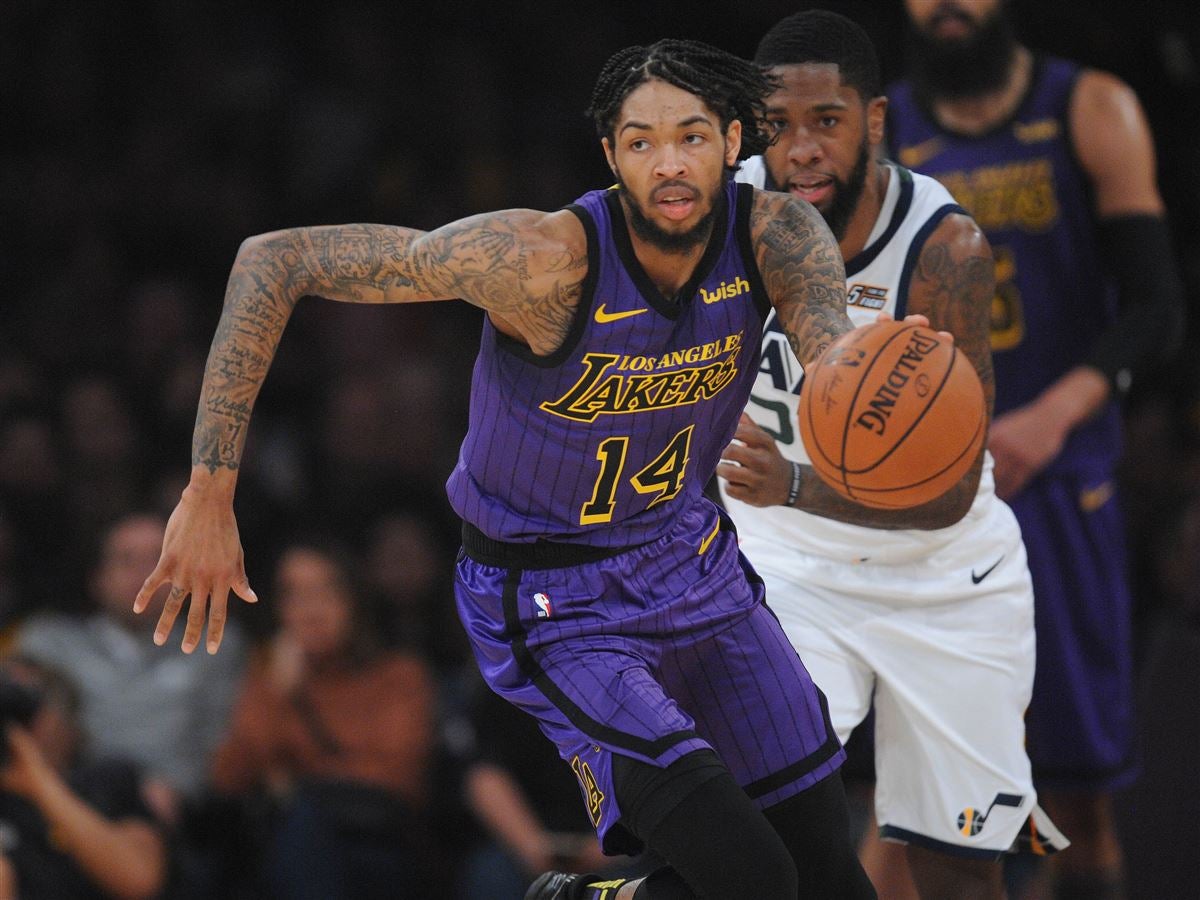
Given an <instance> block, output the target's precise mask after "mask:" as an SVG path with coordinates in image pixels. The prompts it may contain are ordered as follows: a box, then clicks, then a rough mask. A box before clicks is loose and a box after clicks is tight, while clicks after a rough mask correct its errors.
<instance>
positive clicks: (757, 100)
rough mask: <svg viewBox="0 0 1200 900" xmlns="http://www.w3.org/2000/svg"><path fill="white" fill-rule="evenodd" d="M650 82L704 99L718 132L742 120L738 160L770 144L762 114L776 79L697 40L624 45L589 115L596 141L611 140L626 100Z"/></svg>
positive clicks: (603, 74)
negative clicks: (717, 119)
mask: <svg viewBox="0 0 1200 900" xmlns="http://www.w3.org/2000/svg"><path fill="white" fill-rule="evenodd" d="M654 78H657V79H659V80H660V81H665V82H667V83H668V84H673V85H675V87H677V88H680V89H681V90H685V91H687V92H688V93H689V94H695V95H696V96H697V97H699V98H700V99H701V100H703V101H704V102H705V104H707V105H708V107H709V108H710V109H711V110H712V111H713V112H715V113H716V114H717V116H718V117H720V120H721V128H722V130H724V129H725V128H728V127H729V123H730V122H732V121H733V120H734V119H738V120H739V121H741V123H742V149H741V151H740V153H739V154H738V159H745V158H746V157H748V156H754V155H756V154H759V153H762V152H763V151H764V150H765V149H766V148H767V147H768V146H769V145H770V143H771V140H772V138H773V134H772V132H771V130H770V129H769V128H768V126H767V124H766V120H765V119H764V117H763V112H764V108H765V100H766V98H767V96H768V95H769V94H770V93H771V92H772V91H774V90H775V87H776V82H775V80H774V79H773V78H771V77H770V76H769V75H767V74H766V72H765V71H764V70H763V69H762V68H761V67H760V66H757V65H755V64H754V63H752V62H748V61H747V60H744V59H740V58H739V57H736V56H734V55H733V54H732V53H726V52H725V51H724V50H718V49H717V48H716V47H712V46H710V45H708V44H703V43H701V42H700V41H682V40H672V39H670V38H668V39H665V40H661V41H658V42H657V43H655V44H651V45H650V46H649V47H641V46H637V47H626V48H625V49H624V50H619V51H617V52H616V53H614V54H613V55H612V56H611V57H609V59H608V62H606V63H605V64H604V68H603V69H601V70H600V76H599V78H597V79H596V87H595V88H594V89H593V90H592V103H591V106H590V107H588V111H587V115H588V116H590V117H591V119H592V121H593V122H595V124H596V131H597V133H598V134H599V135H600V137H606V138H609V139H610V140H611V139H612V137H613V129H614V128H615V127H616V122H617V116H618V115H619V114H620V112H621V104H622V103H624V102H625V98H626V97H627V96H629V93H630V92H631V91H632V90H633V89H634V88H636V87H637V86H638V85H640V84H643V83H645V82H647V81H650V80H651V79H654Z"/></svg>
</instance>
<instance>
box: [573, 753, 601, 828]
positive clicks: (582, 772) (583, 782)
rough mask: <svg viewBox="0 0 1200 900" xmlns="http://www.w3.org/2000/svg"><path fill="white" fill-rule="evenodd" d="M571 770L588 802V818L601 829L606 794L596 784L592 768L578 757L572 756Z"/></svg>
mask: <svg viewBox="0 0 1200 900" xmlns="http://www.w3.org/2000/svg"><path fill="white" fill-rule="evenodd" d="M571 769H572V770H573V771H574V772H575V777H576V778H578V779H579V784H580V786H581V787H582V788H583V796H584V797H585V798H586V801H587V811H588V818H590V819H591V820H592V827H593V828H599V827H600V818H601V814H602V813H603V809H602V807H603V804H604V793H603V792H602V791H601V790H600V785H599V784H597V783H596V776H595V775H594V774H592V767H591V766H589V765H588V764H587V763H585V762H584V761H583V760H581V759H580V758H579V757H578V756H572V757H571Z"/></svg>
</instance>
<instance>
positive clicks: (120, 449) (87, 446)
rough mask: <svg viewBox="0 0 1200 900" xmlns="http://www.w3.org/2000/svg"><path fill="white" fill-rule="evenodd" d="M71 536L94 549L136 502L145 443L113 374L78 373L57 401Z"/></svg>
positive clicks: (139, 491)
mask: <svg viewBox="0 0 1200 900" xmlns="http://www.w3.org/2000/svg"><path fill="white" fill-rule="evenodd" d="M59 421H60V423H61V427H62V444H63V449H64V460H63V466H64V469H65V475H66V479H65V482H66V493H67V497H68V498H69V502H68V507H67V508H68V510H69V511H70V515H71V518H72V522H71V538H72V541H73V542H74V544H75V545H76V546H77V547H81V548H87V547H94V546H96V545H97V543H99V541H100V537H101V534H102V532H103V530H104V528H105V527H106V526H107V525H108V524H109V523H111V522H113V521H114V520H115V519H117V518H119V517H120V516H121V515H122V514H123V513H125V512H126V511H127V510H130V509H134V508H136V507H137V506H138V504H139V502H140V499H141V490H142V479H143V478H144V477H145V474H146V465H145V460H144V459H143V457H142V452H141V448H142V447H144V446H145V440H144V436H143V435H142V434H141V433H140V431H139V429H138V426H137V422H136V420H135V417H134V411H133V409H132V407H131V405H130V403H129V401H128V396H127V394H126V393H125V391H124V389H123V386H122V385H121V384H120V383H119V382H118V381H117V379H116V378H115V377H112V376H109V375H105V374H101V373H98V372H94V373H89V374H85V375H79V376H78V377H76V378H74V379H72V380H71V381H70V382H69V383H68V384H67V385H66V387H65V389H64V390H63V392H62V399H61V401H60V403H59Z"/></svg>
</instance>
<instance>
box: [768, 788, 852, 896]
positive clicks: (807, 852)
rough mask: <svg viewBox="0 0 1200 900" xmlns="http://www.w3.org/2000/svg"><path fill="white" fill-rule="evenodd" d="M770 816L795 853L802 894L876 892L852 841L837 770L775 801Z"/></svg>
mask: <svg viewBox="0 0 1200 900" xmlns="http://www.w3.org/2000/svg"><path fill="white" fill-rule="evenodd" d="M766 817H767V820H768V821H769V822H770V823H771V825H772V826H773V827H774V829H775V831H776V832H777V833H778V834H779V836H780V837H781V838H782V839H783V842H784V844H785V845H786V846H787V847H788V849H789V850H790V851H791V853H792V857H793V859H794V860H795V864H796V871H797V873H798V875H799V879H800V896H801V897H813V898H817V897H819V898H822V900H825V898H828V900H867V898H874V897H875V888H874V887H872V885H871V881H870V879H869V878H867V873H866V872H864V871H863V867H862V865H861V864H860V863H859V861H858V854H857V853H856V852H855V848H854V844H853V843H852V842H851V840H850V812H849V809H848V808H847V806H846V791H845V789H844V788H843V786H842V778H841V775H840V774H839V773H837V772H834V773H833V774H832V775H830V776H828V777H827V778H824V779H822V780H821V781H818V782H817V783H816V784H814V785H813V786H812V787H810V788H809V789H808V790H806V791H802V792H801V793H799V794H796V795H795V796H794V797H789V798H788V799H787V800H784V801H783V802H782V803H778V804H776V805H775V806H772V807H771V808H770V809H768V810H766Z"/></svg>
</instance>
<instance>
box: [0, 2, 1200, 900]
mask: <svg viewBox="0 0 1200 900" xmlns="http://www.w3.org/2000/svg"><path fill="white" fill-rule="evenodd" d="M824 5H826V6H832V7H834V8H838V9H841V10H843V11H846V12H849V13H851V14H854V15H855V17H856V18H858V19H859V20H860V21H861V22H862V23H863V24H864V25H865V26H866V27H867V28H868V30H869V31H870V32H871V33H872V35H873V37H874V38H875V39H876V42H877V45H878V47H879V49H880V54H881V58H882V61H883V64H884V70H885V74H886V75H887V76H888V77H889V78H891V77H894V76H896V75H898V74H899V73H900V71H901V65H902V53H903V43H904V42H903V33H904V28H903V14H902V10H901V7H900V4H899V2H898V0H894V2H893V0H883V2H875V3H871V2H865V0H863V2H853V3H852V2H845V3H840V4H839V3H830V4H824ZM1012 7H1013V10H1014V15H1015V19H1016V21H1017V23H1018V26H1019V31H1020V33H1021V35H1022V37H1023V38H1024V39H1025V40H1026V42H1027V43H1029V44H1030V45H1031V46H1033V47H1035V48H1038V49H1044V50H1049V51H1053V52H1056V53H1059V54H1063V55H1067V56H1071V57H1074V58H1076V59H1079V60H1082V61H1084V62H1087V63H1090V64H1093V65H1096V66H1099V67H1102V68H1105V69H1108V70H1110V71H1112V72H1114V73H1116V74H1118V75H1119V76H1121V77H1122V78H1124V79H1125V80H1127V81H1128V82H1129V83H1130V84H1131V85H1132V86H1133V87H1134V88H1135V89H1136V90H1137V92H1138V93H1139V95H1140V97H1141V99H1142V102H1143V104H1144V105H1145V108H1146V111H1147V114H1148V116H1149V119H1150V122H1151V127H1152V130H1153V132H1154V135H1155V138H1156V142H1157V147H1158V153H1159V161H1160V182H1161V185H1162V188H1163V193H1164V197H1165V200H1166V203H1167V206H1168V209H1169V214H1170V217H1171V221H1172V224H1173V226H1174V234H1175V241H1176V245H1177V247H1178V250H1179V261H1180V264H1181V266H1182V269H1183V272H1184V275H1185V280H1186V282H1187V287H1188V297H1189V306H1190V308H1191V320H1192V323H1193V324H1192V326H1191V328H1190V333H1189V337H1188V339H1187V341H1186V343H1185V347H1184V351H1183V352H1182V353H1181V354H1180V355H1179V357H1178V359H1177V360H1176V361H1175V362H1173V363H1172V364H1170V365H1167V366H1164V367H1162V369H1161V370H1160V371H1159V372H1157V373H1154V374H1153V375H1152V376H1151V377H1150V378H1147V379H1145V380H1144V381H1143V382H1142V383H1140V384H1138V385H1136V386H1135V388H1134V391H1133V394H1132V395H1131V397H1130V398H1129V403H1128V423H1129V429H1128V431H1129V454H1128V458H1127V463H1126V466H1125V468H1124V471H1123V479H1124V486H1125V489H1126V490H1125V496H1126V504H1127V508H1128V511H1129V515H1130V522H1131V525H1130V533H1131V544H1132V547H1133V549H1134V569H1135V573H1136V581H1137V590H1138V604H1139V606H1138V609H1139V612H1138V624H1139V634H1140V643H1139V669H1140V673H1141V675H1140V677H1141V678H1142V679H1143V688H1142V691H1143V696H1144V697H1145V698H1146V700H1147V702H1146V709H1145V711H1144V718H1145V725H1144V728H1143V731H1144V736H1145V740H1146V743H1147V749H1146V755H1147V759H1148V760H1149V763H1148V769H1147V771H1148V773H1149V776H1151V777H1150V778H1149V779H1148V780H1147V782H1146V784H1147V785H1148V786H1147V787H1145V788H1144V790H1143V794H1141V795H1139V796H1136V797H1133V798H1132V799H1131V800H1130V801H1129V807H1130V810H1131V811H1130V812H1129V813H1128V815H1127V817H1126V821H1127V822H1128V823H1132V824H1129V825H1127V827H1128V828H1129V829H1131V832H1139V833H1141V832H1142V830H1143V827H1144V826H1146V823H1152V822H1154V821H1157V820H1159V819H1160V818H1161V813H1162V812H1163V806H1164V805H1165V806H1173V807H1174V815H1175V816H1178V815H1180V814H1181V813H1182V814H1183V816H1184V817H1186V818H1187V820H1188V821H1189V822H1192V823H1194V819H1195V817H1194V816H1193V815H1191V814H1190V812H1186V811H1190V810H1191V809H1194V808H1195V805H1196V803H1197V802H1200V797H1196V796H1195V794H1196V793H1197V791H1200V788H1198V787H1197V786H1196V785H1197V781H1198V779H1196V776H1195V769H1194V762H1195V751H1194V748H1195V747H1196V746H1197V735H1196V733H1195V732H1196V730H1197V727H1196V723H1195V714H1194V710H1195V708H1196V705H1197V702H1200V701H1195V700H1194V693H1195V691H1196V689H1197V688H1196V684H1197V683H1198V682H1200V675H1198V674H1197V672H1196V669H1195V667H1192V668H1191V669H1186V668H1185V669H1182V670H1179V669H1177V668H1171V665H1169V664H1165V663H1164V658H1167V659H1174V658H1176V657H1178V656H1179V654H1180V653H1183V652H1186V651H1188V647H1186V646H1185V647H1182V648H1181V647H1177V646H1176V645H1175V644H1172V643H1170V642H1171V641H1179V640H1193V641H1194V640H1195V634H1196V627H1197V624H1198V623H1200V599H1198V595H1200V589H1198V588H1197V587H1196V585H1197V583H1200V563H1197V562H1196V560H1197V559H1198V558H1200V512H1198V509H1200V506H1198V502H1197V495H1198V494H1200V463H1198V462H1197V459H1198V456H1200V454H1198V453H1197V446H1198V444H1200V441H1198V440H1197V434H1198V433H1200V408H1198V406H1197V403H1196V382H1197V378H1196V371H1197V369H1196V359H1197V357H1198V356H1200V354H1197V352H1196V351H1197V349H1200V348H1198V346H1197V341H1196V339H1195V335H1196V332H1197V329H1196V320H1197V319H1200V309H1198V304H1197V296H1198V291H1197V287H1198V285H1200V253H1198V252H1197V247H1198V246H1200V244H1198V241H1197V238H1200V218H1198V214H1197V210H1198V209H1200V174H1198V173H1200V165H1198V164H1200V159H1198V158H1197V156H1198V153H1197V141H1196V138H1197V136H1198V133H1200V102H1198V101H1197V88H1198V86H1200V76H1198V73H1197V64H1198V63H1197V60H1198V59H1200V26H1198V25H1197V24H1196V19H1197V18H1200V17H1197V16H1196V15H1195V10H1194V5H1193V3H1191V2H1189V0H1145V2H1142V3H1129V2H1116V0H1089V2H1086V3H1081V2H1066V0H1060V2H1042V3H1035V2H1026V0H1014V2H1013V3H1012ZM797 8H798V4H794V3H785V2H758V3H732V2H722V3H717V2H707V0H696V2H689V3H616V2H612V3H582V2H574V3H549V2H534V0H515V2H504V3H498V2H489V3H485V2H481V0H471V2H461V3H430V4H415V3H390V4H370V3H362V2H338V3H313V2H295V0H293V2H286V3H285V2H245V0H241V2H198V0H190V2H186V0H185V2H170V0H158V2H106V3H95V4H93V3H53V2H36V0H7V2H5V3H4V4H3V6H2V7H0V285H2V288H3V293H2V294H0V624H3V625H7V626H15V625H16V624H17V623H19V621H20V619H21V617H22V616H23V615H25V614H26V613H27V612H28V611H30V610H32V609H44V608H46V607H48V606H60V607H63V608H77V607H79V606H80V605H82V603H83V598H84V595H85V590H84V584H85V572H86V566H87V561H88V558H89V555H90V554H91V552H92V550H93V547H94V544H95V539H96V535H97V533H98V531H99V529H100V528H101V527H102V525H103V524H104V523H105V522H107V521H109V520H111V518H112V517H113V516H114V515H117V514H119V513H121V512H123V511H127V510H129V509H137V508H147V507H150V508H156V509H161V510H162V511H164V513H165V512H169V510H170V509H171V508H172V506H173V505H174V501H175V499H177V497H178V492H179V489H180V488H181V487H182V485H183V484H184V483H185V481H186V477H187V465H188V458H189V450H188V448H189V446H190V434H191V424H192V421H193V419H194V415H195V406H196V400H197V397H198V392H199V378H200V375H201V372H202V369H203V361H204V355H205V353H206V351H207V347H208V343H209V340H210V338H211V335H212V330H213V326H214V324H215V322H216V318H217V315H218V313H219V311H220V305H221V297H222V293H223V287H224V282H225V278H226V275H227V273H228V269H229V266H230V264H231V263H232V261H233V258H234V254H235V252H236V250H237V247H238V244H239V243H240V241H241V240H242V239H243V238H245V237H246V236H248V235H251V234H254V233H258V232H262V231H268V230H272V229H276V228H281V227H286V226H291V225H306V224H317V223H331V222H341V221H356V220H357V221H364V220H365V221H378V222H388V223H396V224H403V225H412V226H417V227H431V226H436V225H439V224H441V223H443V222H446V221H449V220H451V219H453V218H457V217H459V216H463V215H467V214H471V213H475V212H480V211H484V210H490V209H496V208H502V207H508V206H525V207H534V208H541V209H552V208H556V207H558V206H560V205H562V204H564V203H566V202H568V201H570V200H572V199H573V198H574V197H575V196H577V195H578V194H580V193H582V192H583V191H585V190H589V189H591V188H595V187H598V186H602V185H604V184H606V183H607V181H608V177H609V173H608V171H607V169H606V167H605V166H604V164H603V159H602V156H601V153H600V149H599V146H598V144H597V141H596V138H595V136H594V134H593V132H592V130H591V127H590V125H589V123H588V122H587V121H586V120H585V119H584V117H583V115H582V111H583V110H584V108H586V106H587V105H588V101H589V95H590V91H591V87H592V84H593V81H594V79H595V76H596V74H597V73H598V71H599V68H600V66H601V64H602V63H603V61H604V60H605V59H606V58H607V57H608V56H609V55H610V54H611V53H613V52H614V51H616V50H617V49H620V48H621V47H624V46H626V45H629V44H633V43H651V42H653V41H654V40H657V39H658V38H661V37H689V38H698V39H701V40H705V41H708V42H710V43H714V44H717V45H719V46H722V47H724V48H726V49H729V50H732V51H734V52H737V53H739V54H743V55H750V54H752V53H753V50H754V47H755V44H756V42H757V39H758V37H759V36H761V34H762V33H763V32H764V31H765V30H766V29H767V28H768V27H769V26H770V25H771V24H773V23H774V22H775V21H776V20H777V19H778V18H780V17H782V16H783V15H786V14H788V13H790V12H793V11H794V10H795V9H797ZM478 328H479V314H478V312H477V311H476V310H474V309H472V308H470V307H468V306H466V305H465V304H435V305H427V306H421V307H410V308H406V309H403V310H396V309H391V310H381V309H374V308H357V307H354V308H347V307H340V308H335V307H334V305H333V304H321V303H318V302H316V301H305V302H304V303H302V304H301V306H300V308H299V309H298V311H297V313H296V316H295V318H294V321H293V323H292V325H291V326H290V327H289V330H288V333H287V335H286V338H285V340H284V343H283V347H282V348H281V351H280V355H279V358H278V360H277V362H276V365H275V368H274V370H273V371H272V375H271V377H270V379H268V383H267V387H266V389H265V390H264V392H263V395H262V398H261V400H260V404H259V408H258V412H257V413H256V419H255V425H254V430H253V432H252V437H251V443H252V446H251V447H250V449H249V451H248V453H247V458H246V459H247V461H246V466H245V468H244V470H243V474H242V479H241V485H240V487H239V499H238V508H239V517H240V521H241V526H242V538H243V543H244V545H245V547H246V551H247V560H248V566H249V570H250V574H251V582H252V583H255V584H258V585H262V584H265V583H266V573H267V572H269V567H270V565H271V563H272V562H273V558H274V554H275V553H276V552H277V550H278V548H279V546H280V545H281V544H282V543H283V542H284V541H285V540H286V537H287V535H288V534H289V533H290V532H291V531H292V530H294V529H295V528H296V527H297V526H298V525H299V524H300V523H306V522H313V521H316V522H319V523H320V524H321V525H322V526H323V527H326V528H329V529H332V530H334V531H336V532H337V533H338V534H339V536H341V537H342V538H343V539H345V540H347V541H349V542H351V543H361V542H362V541H363V540H365V539H366V536H367V535H368V534H369V532H370V529H371V526H372V523H373V522H375V521H377V520H378V519H379V517H381V516H383V515H386V514H389V513H395V512H397V511H401V512H404V513H405V514H412V515H419V516H420V517H422V519H423V520H424V521H425V522H426V523H427V525H428V528H429V529H430V531H431V533H434V534H436V535H437V536H438V538H439V546H440V547H441V549H442V552H443V553H445V554H451V553H452V552H453V548H454V543H455V537H454V528H455V523H454V522H453V521H452V519H451V518H450V516H449V511H448V508H447V506H446V503H445V500H444V496H443V493H442V482H443V481H444V479H445V476H446V475H447V474H448V472H449V470H450V468H451V466H452V465H453V462H454V459H455V448H456V446H457V442H458V440H459V439H460V438H461V435H462V432H463V430H464V428H465V399H466V384H467V378H468V375H469V371H470V362H471V358H472V356H473V353H474V348H475V345H476V343H477V336H478ZM445 570H446V571H449V563H448V561H447V563H446V565H445ZM259 591H260V594H261V593H263V590H262V587H260V588H259ZM266 605H268V604H260V607H263V606H266ZM448 605H449V601H448V600H447V608H448ZM241 612H246V618H245V621H246V622H247V623H248V625H249V626H250V627H251V629H252V630H255V629H257V630H258V631H259V632H260V633H261V632H262V631H265V629H266V627H267V626H266V620H265V619H264V618H263V615H264V613H263V611H262V609H261V608H260V609H258V610H255V611H253V612H250V611H243V610H238V611H237V613H241ZM447 627H453V626H452V625H450V626H447ZM1164 635H1166V636H1167V637H1164ZM1164 641H1167V643H1166V644H1164ZM1188 646H1190V647H1192V648H1193V649H1194V647H1195V645H1194V643H1193V644H1192V645H1188ZM1164 665H1165V668H1164ZM1173 665H1179V663H1174V664H1173ZM1164 686H1166V687H1168V688H1170V689H1171V693H1170V696H1171V697H1172V698H1175V699H1176V700H1178V701H1179V702H1178V703H1177V704H1176V705H1177V706H1178V707H1179V708H1178V709H1176V710H1174V711H1171V712H1169V713H1168V712H1164V710H1165V709H1166V706H1167V704H1166V703H1164V702H1162V701H1161V697H1162V690H1163V687H1164ZM1176 687H1182V689H1183V690H1182V693H1180V692H1179V691H1176V690H1175V688H1176ZM1189 690H1190V691H1192V694H1190V695H1189V694H1188V693H1187V692H1188V691H1189ZM1189 696H1191V697H1192V698H1193V701H1192V702H1190V703H1189V702H1184V701H1183V700H1181V699H1179V698H1181V697H1183V698H1186V697H1189ZM1187 729H1191V731H1187ZM1187 748H1190V749H1187ZM1172 754H1174V755H1172ZM1189 761H1190V762H1189ZM1185 766H1190V768H1184V767H1185ZM1185 773H1186V774H1185ZM1181 791H1182V792H1183V793H1182V795H1181V793H1180V792H1181ZM1156 792H1157V793H1156ZM1189 792H1190V793H1189ZM1175 821H1176V824H1178V819H1176V820H1175ZM1192 833H1194V828H1193V832H1192ZM1172 834H1173V836H1174V837H1173V839H1174V840H1175V841H1176V843H1177V844H1178V846H1179V847H1180V848H1186V846H1187V842H1188V841H1191V846H1193V847H1194V846H1196V845H1197V844H1196V839H1195V838H1187V837H1186V835H1187V831H1186V829H1185V830H1184V832H1183V833H1182V835H1181V834H1180V831H1179V829H1173V830H1172ZM1131 839H1132V840H1135V841H1136V840H1137V839H1138V835H1137V834H1133V835H1132V838H1131ZM1159 840H1160V838H1159V837H1155V838H1154V840H1153V841H1151V843H1156V842H1158V841H1159ZM1169 840H1170V838H1168V851H1170V845H1169ZM1163 852H1167V851H1163V850H1162V847H1161V845H1159V846H1157V847H1156V848H1155V851H1154V854H1149V855H1146V854H1144V855H1143V856H1139V857H1138V858H1137V859H1135V861H1134V869H1135V874H1136V875H1138V876H1139V877H1140V878H1142V880H1143V883H1150V882H1148V881H1146V880H1145V879H1147V878H1150V877H1151V876H1150V875H1148V874H1147V873H1149V872H1151V871H1152V870H1154V869H1158V868H1160V867H1159V866H1158V864H1157V863H1154V864H1153V865H1151V864H1150V863H1146V862H1145V861H1144V860H1145V859H1151V858H1161V854H1162V853H1163ZM1170 852H1175V851H1170ZM1186 853H1187V851H1186V849H1181V850H1180V851H1179V854H1180V858H1184V857H1185V856H1186ZM1146 867H1149V868H1146ZM1147 896H1150V894H1147Z"/></svg>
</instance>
